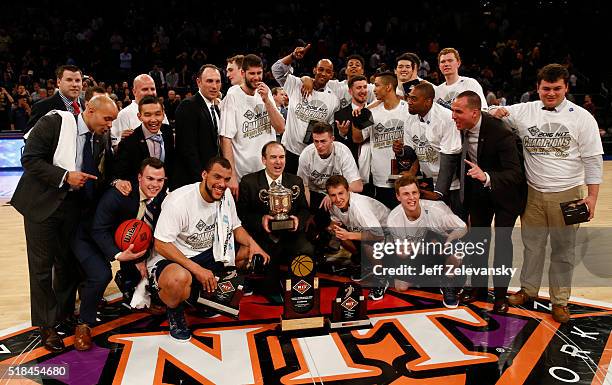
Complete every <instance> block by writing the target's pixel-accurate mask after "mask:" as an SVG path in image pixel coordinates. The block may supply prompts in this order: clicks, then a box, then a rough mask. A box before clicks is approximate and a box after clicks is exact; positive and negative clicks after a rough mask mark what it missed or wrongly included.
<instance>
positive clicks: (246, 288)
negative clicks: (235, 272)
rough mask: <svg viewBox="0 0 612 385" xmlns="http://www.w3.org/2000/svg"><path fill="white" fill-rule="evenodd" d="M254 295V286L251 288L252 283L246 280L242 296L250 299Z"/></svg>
mask: <svg viewBox="0 0 612 385" xmlns="http://www.w3.org/2000/svg"><path fill="white" fill-rule="evenodd" d="M251 295H253V286H251V282H250V281H249V280H248V279H245V280H244V285H242V296H243V297H248V296H251Z"/></svg>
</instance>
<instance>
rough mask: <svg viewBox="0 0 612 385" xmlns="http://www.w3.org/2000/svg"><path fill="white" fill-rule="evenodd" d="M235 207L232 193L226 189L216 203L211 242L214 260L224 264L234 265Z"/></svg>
mask: <svg viewBox="0 0 612 385" xmlns="http://www.w3.org/2000/svg"><path fill="white" fill-rule="evenodd" d="M235 209H236V208H235V207H234V198H233V197H232V193H231V192H230V189H226V190H225V193H224V194H223V198H221V201H219V203H217V229H216V231H215V239H214V242H213V255H214V257H215V261H217V262H223V264H224V265H226V266H235V265H236V252H235V250H234V223H232V218H233V215H232V211H233V210H235Z"/></svg>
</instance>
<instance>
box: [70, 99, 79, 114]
mask: <svg viewBox="0 0 612 385" xmlns="http://www.w3.org/2000/svg"><path fill="white" fill-rule="evenodd" d="M72 109H73V110H74V114H75V115H78V114H80V113H81V107H79V103H78V102H77V101H76V100H73V101H72Z"/></svg>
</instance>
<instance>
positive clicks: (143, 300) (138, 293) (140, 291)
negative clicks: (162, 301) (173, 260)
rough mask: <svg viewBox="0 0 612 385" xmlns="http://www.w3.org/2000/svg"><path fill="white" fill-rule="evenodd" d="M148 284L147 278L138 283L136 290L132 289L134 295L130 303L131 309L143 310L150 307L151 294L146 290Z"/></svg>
mask: <svg viewBox="0 0 612 385" xmlns="http://www.w3.org/2000/svg"><path fill="white" fill-rule="evenodd" d="M148 283H149V278H143V279H141V280H140V283H138V286H136V289H134V295H133V296H132V300H131V301H130V307H131V308H132V309H144V308H145V307H149V306H150V305H151V293H149V291H148V290H147V284H148Z"/></svg>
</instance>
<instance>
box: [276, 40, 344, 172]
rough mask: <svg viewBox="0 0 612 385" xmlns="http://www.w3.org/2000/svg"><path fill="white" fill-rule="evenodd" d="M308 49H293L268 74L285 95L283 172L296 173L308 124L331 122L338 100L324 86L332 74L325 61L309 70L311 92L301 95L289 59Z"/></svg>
mask: <svg viewBox="0 0 612 385" xmlns="http://www.w3.org/2000/svg"><path fill="white" fill-rule="evenodd" d="M309 49H310V44H308V45H306V46H305V47H296V48H295V49H294V50H293V52H292V53H291V54H289V55H287V56H285V57H284V58H282V59H280V60H278V61H277V62H276V63H274V65H273V66H272V74H273V75H274V78H275V79H276V81H277V82H278V83H279V84H280V85H281V87H283V88H284V90H285V92H287V95H288V96H289V110H288V112H287V124H286V132H285V133H284V134H283V138H282V143H283V145H285V147H286V149H287V171H289V172H291V173H296V172H297V169H298V164H299V157H300V154H301V153H302V150H304V148H305V147H306V146H307V145H309V144H310V143H312V130H311V129H312V124H314V123H315V122H327V123H330V124H331V123H333V120H334V112H335V111H336V110H337V109H338V106H339V102H338V98H337V97H336V96H335V95H334V94H333V93H332V91H331V90H330V89H329V88H328V87H327V82H328V81H329V80H330V79H331V78H332V76H333V75H334V65H333V64H332V62H331V61H330V60H329V59H321V60H319V61H318V62H317V65H316V66H315V68H314V69H313V73H314V75H315V78H314V82H313V83H314V85H313V86H314V91H313V92H312V94H310V95H307V96H305V97H304V96H303V95H302V85H303V83H302V80H301V79H300V78H298V77H296V76H294V75H292V72H293V68H292V67H291V63H293V60H300V59H302V58H303V57H304V55H305V54H306V53H307V52H308V50H309ZM309 128H310V130H309Z"/></svg>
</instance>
